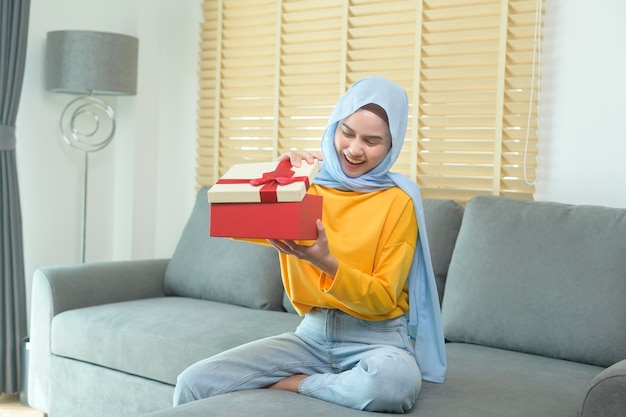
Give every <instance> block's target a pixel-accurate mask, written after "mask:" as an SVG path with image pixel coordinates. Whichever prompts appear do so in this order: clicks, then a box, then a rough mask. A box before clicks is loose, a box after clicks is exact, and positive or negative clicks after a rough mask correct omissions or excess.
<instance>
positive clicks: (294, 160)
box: [278, 151, 324, 168]
mask: <svg viewBox="0 0 626 417" xmlns="http://www.w3.org/2000/svg"><path fill="white" fill-rule="evenodd" d="M316 159H317V160H318V161H323V160H324V157H323V156H322V154H321V153H319V152H296V151H291V152H286V153H284V154H282V155H281V156H279V157H278V160H279V161H289V162H291V165H293V166H294V167H298V168H299V167H300V165H302V160H305V161H307V162H308V163H309V164H312V163H314V162H315V160H316Z"/></svg>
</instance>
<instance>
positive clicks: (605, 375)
mask: <svg viewBox="0 0 626 417" xmlns="http://www.w3.org/2000/svg"><path fill="white" fill-rule="evenodd" d="M624 410H626V359H624V360H622V361H620V362H617V363H616V364H614V365H612V366H609V367H608V368H606V369H605V370H604V371H602V372H600V373H599V374H598V375H597V376H596V377H595V378H594V379H593V380H592V381H591V383H590V384H589V387H587V392H586V393H585V399H584V400H583V405H582V408H581V411H580V416H581V417H592V416H603V417H622V416H623V415H624Z"/></svg>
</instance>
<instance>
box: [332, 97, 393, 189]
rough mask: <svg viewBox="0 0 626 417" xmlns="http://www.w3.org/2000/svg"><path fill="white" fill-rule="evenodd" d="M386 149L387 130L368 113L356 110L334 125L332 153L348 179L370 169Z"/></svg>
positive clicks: (388, 145)
mask: <svg viewBox="0 0 626 417" xmlns="http://www.w3.org/2000/svg"><path fill="white" fill-rule="evenodd" d="M389 149H391V133H389V127H388V126H387V124H386V123H385V122H384V121H383V119H381V118H380V117H378V116H377V115H376V114H374V113H372V112H370V111H368V110H364V109H359V110H357V111H356V112H354V113H352V114H351V115H350V116H348V117H346V118H345V119H343V120H340V121H339V123H338V124H337V130H336V131H335V150H336V151H337V156H338V157H339V163H340V164H341V169H342V171H343V173H344V174H346V175H347V176H348V177H351V178H355V177H358V176H360V175H363V174H365V173H367V172H369V171H371V170H372V169H374V168H375V167H376V166H377V165H378V164H379V163H380V162H381V161H382V160H383V159H384V158H385V155H387V152H389Z"/></svg>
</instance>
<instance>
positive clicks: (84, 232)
mask: <svg viewBox="0 0 626 417" xmlns="http://www.w3.org/2000/svg"><path fill="white" fill-rule="evenodd" d="M83 154H84V156H85V158H84V159H85V164H84V166H83V169H84V172H83V216H82V230H81V240H80V262H81V263H83V264H84V263H85V246H86V244H87V243H86V241H87V188H88V187H87V180H88V177H89V152H87V151H83Z"/></svg>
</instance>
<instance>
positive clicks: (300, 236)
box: [209, 194, 322, 240]
mask: <svg viewBox="0 0 626 417" xmlns="http://www.w3.org/2000/svg"><path fill="white" fill-rule="evenodd" d="M321 218H322V197H321V196H318V195H309V194H306V195H305V196H304V198H303V199H302V201H294V202H284V203H219V204H211V225H210V231H209V235H211V236H218V237H235V238H248V239H281V240H315V239H317V225H316V220H317V219H321Z"/></svg>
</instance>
